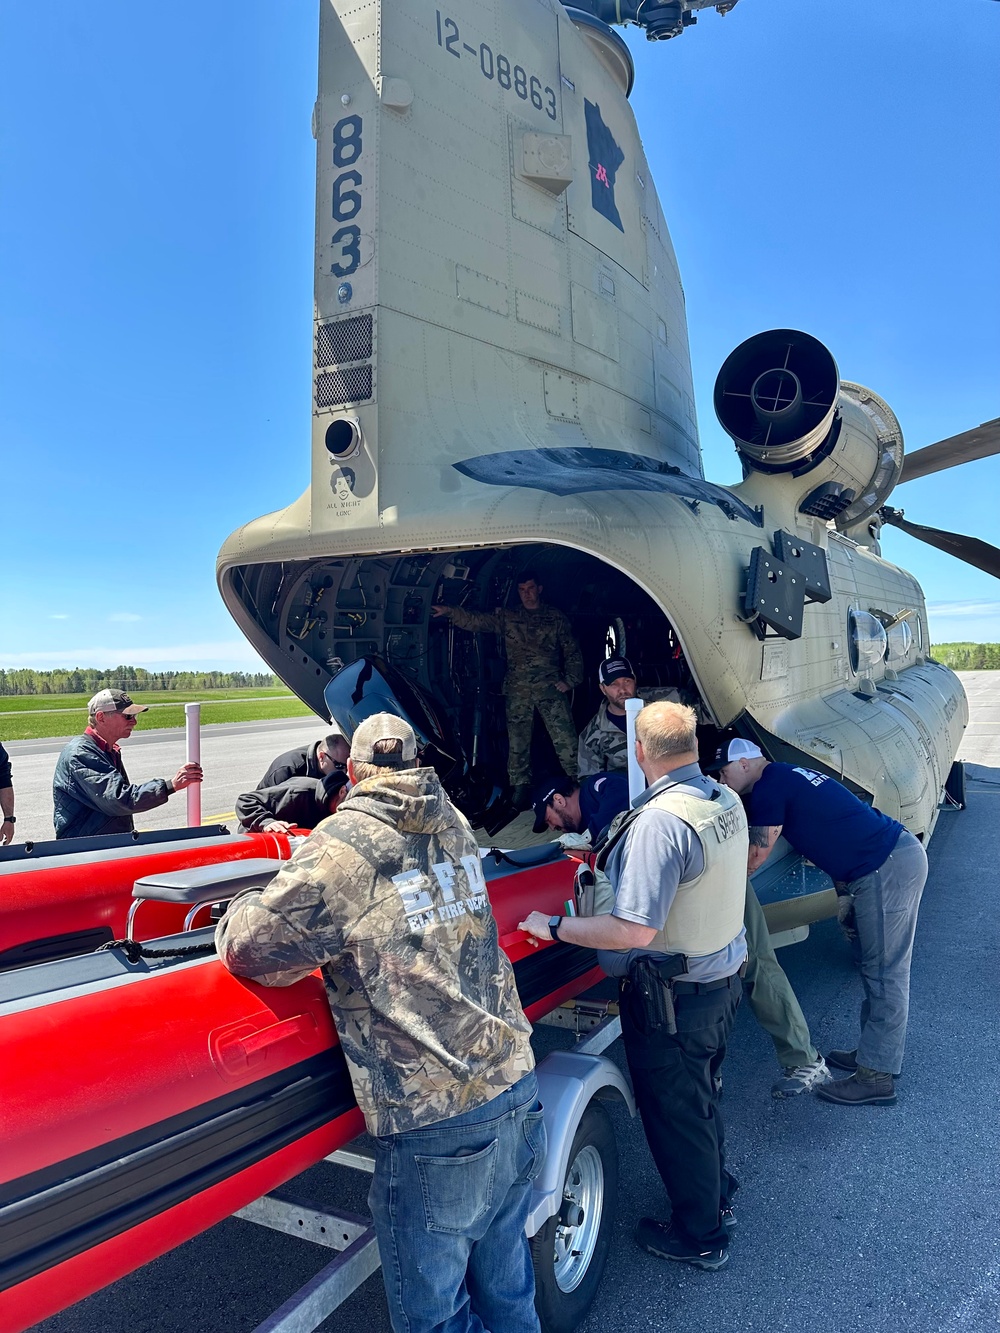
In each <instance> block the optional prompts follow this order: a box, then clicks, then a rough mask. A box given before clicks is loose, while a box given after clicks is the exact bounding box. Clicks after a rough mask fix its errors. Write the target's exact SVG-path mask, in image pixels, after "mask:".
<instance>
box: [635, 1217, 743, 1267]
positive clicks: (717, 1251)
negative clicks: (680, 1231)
mask: <svg viewBox="0 0 1000 1333" xmlns="http://www.w3.org/2000/svg"><path fill="white" fill-rule="evenodd" d="M635 1241H636V1244H637V1245H640V1246H641V1247H642V1248H643V1249H644V1250H646V1251H647V1252H648V1253H649V1254H655V1255H656V1257H657V1258H658V1259H673V1260H674V1261H675V1262H676V1263H679V1264H690V1265H691V1266H692V1267H693V1268H703V1269H704V1270H705V1271H706V1272H708V1273H714V1272H715V1270H716V1269H717V1268H722V1267H724V1265H726V1264H727V1263H728V1262H729V1251H728V1250H727V1249H725V1248H724V1247H723V1246H721V1245H720V1246H718V1247H716V1248H714V1249H710V1250H698V1249H696V1248H695V1247H694V1246H693V1245H692V1244H690V1243H689V1242H687V1241H683V1240H681V1239H680V1238H679V1237H678V1236H677V1234H676V1233H675V1231H674V1229H673V1227H672V1226H671V1224H670V1223H669V1222H658V1221H657V1220H656V1218H655V1217H644V1218H642V1219H641V1220H640V1222H639V1225H638V1226H637V1227H636V1229H635Z"/></svg>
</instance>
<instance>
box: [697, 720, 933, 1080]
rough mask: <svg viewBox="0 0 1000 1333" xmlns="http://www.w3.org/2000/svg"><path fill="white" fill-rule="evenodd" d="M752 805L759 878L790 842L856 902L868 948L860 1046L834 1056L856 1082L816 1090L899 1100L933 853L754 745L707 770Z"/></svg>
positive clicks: (829, 781) (737, 743) (813, 775)
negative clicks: (779, 846) (780, 843)
mask: <svg viewBox="0 0 1000 1333" xmlns="http://www.w3.org/2000/svg"><path fill="white" fill-rule="evenodd" d="M707 767H710V768H711V769H713V770H714V771H715V772H717V773H718V774H719V778H720V780H721V781H722V782H724V783H725V784H726V786H727V787H730V788H731V789H732V790H733V791H735V792H736V793H737V794H738V795H740V796H744V797H746V798H747V805H748V809H749V821H750V859H749V870H750V873H751V874H752V873H753V872H754V871H755V870H756V869H757V868H758V866H761V865H763V864H764V862H765V861H766V860H767V858H768V856H769V855H770V852H771V849H772V848H773V846H774V844H775V843H776V842H777V840H778V838H779V836H780V835H781V834H784V836H785V837H786V838H787V839H788V841H789V842H790V843H791V845H792V846H793V847H794V848H795V850H796V851H797V852H800V853H801V854H802V855H803V856H805V857H806V858H807V859H808V860H810V861H812V863H813V864H814V865H817V866H819V868H820V870H825V871H826V873H827V874H828V875H829V876H830V878H831V879H832V880H833V881H834V883H835V884H836V885H837V890H838V892H839V893H842V894H849V895H850V896H851V898H852V899H853V903H854V915H855V921H856V927H857V932H858V943H859V945H860V949H861V980H862V982H863V983H864V988H865V998H864V1003H863V1004H862V1006H861V1038H860V1040H859V1042H858V1045H857V1048H856V1049H855V1050H850V1051H831V1052H830V1054H829V1056H828V1057H827V1059H828V1061H829V1063H830V1064H832V1065H833V1066H834V1068H836V1069H846V1070H849V1071H850V1075H851V1076H850V1078H846V1079H841V1080H840V1081H839V1082H836V1083H829V1084H827V1085H826V1086H824V1087H820V1088H817V1090H816V1091H817V1095H818V1096H820V1097H822V1098H823V1100H824V1101H828V1102H836V1103H837V1104H838V1105H842V1106H851V1105H853V1106H868V1105H875V1104H882V1105H888V1104H891V1103H892V1102H894V1101H895V1100H896V1092H895V1086H894V1083H893V1078H894V1076H895V1075H897V1074H898V1073H899V1071H900V1067H901V1065H902V1060H903V1048H904V1044H905V1041H906V1021H907V1014H908V1011H909V997H910V959H911V957H912V954H913V937H914V933H915V931H916V926H917V911H918V908H919V906H920V897H921V894H922V893H923V888H924V882H925V880H926V879H927V854H926V852H925V851H924V849H923V847H922V846H921V845H920V843H919V842H918V841H917V839H916V838H915V837H914V836H913V834H912V833H910V832H909V831H908V830H907V829H905V828H904V827H903V825H902V824H900V823H899V822H898V821H897V820H895V819H890V818H889V817H888V816H887V815H883V814H882V813H881V812H880V811H878V810H876V809H875V808H874V807H873V806H870V805H866V804H865V803H864V802H863V801H859V800H858V798H857V797H856V796H854V795H853V794H852V793H851V792H849V791H848V790H847V788H846V787H845V786H843V785H842V784H841V783H839V782H838V781H837V780H836V779H835V778H831V777H829V776H828V775H826V774H825V773H817V772H815V771H814V770H813V769H811V768H801V767H794V766H793V765H791V764H779V763H771V761H770V760H768V759H766V758H765V757H764V755H763V754H762V753H761V751H760V749H759V748H758V747H757V746H756V745H754V744H753V743H752V742H751V741H745V740H741V739H735V740H731V741H727V742H725V743H724V744H723V745H722V746H720V747H719V750H718V752H717V754H716V756H715V760H714V762H713V763H712V764H711V765H708V766H707Z"/></svg>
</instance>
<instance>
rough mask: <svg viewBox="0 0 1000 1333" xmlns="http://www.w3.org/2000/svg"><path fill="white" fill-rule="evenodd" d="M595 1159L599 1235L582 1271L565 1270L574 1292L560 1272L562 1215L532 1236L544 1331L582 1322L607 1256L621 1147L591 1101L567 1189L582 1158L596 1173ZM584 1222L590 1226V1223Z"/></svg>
mask: <svg viewBox="0 0 1000 1333" xmlns="http://www.w3.org/2000/svg"><path fill="white" fill-rule="evenodd" d="M595 1154H596V1157H595ZM597 1161H599V1163H600V1172H601V1177H602V1186H603V1188H602V1191H601V1195H602V1197H601V1199H600V1204H599V1206H600V1220H599V1222H596V1221H594V1220H592V1221H591V1223H590V1225H591V1226H594V1225H596V1226H597V1237H596V1240H595V1241H594V1244H593V1250H592V1253H591V1256H590V1260H589V1262H588V1263H587V1264H586V1266H585V1267H584V1268H583V1269H582V1270H581V1269H580V1268H579V1267H578V1268H577V1271H576V1272H574V1273H569V1274H565V1272H564V1275H565V1276H567V1277H568V1278H569V1280H570V1281H571V1282H572V1284H573V1285H572V1289H571V1290H568V1291H564V1290H563V1289H562V1287H561V1286H560V1285H559V1278H558V1275H557V1271H556V1244H557V1241H560V1243H562V1242H561V1238H560V1237H559V1236H557V1229H558V1228H559V1227H560V1225H561V1214H559V1213H557V1214H556V1215H555V1216H554V1217H550V1218H549V1220H548V1221H547V1222H546V1223H545V1225H544V1226H543V1227H542V1229H541V1230H540V1231H539V1232H538V1233H537V1234H536V1235H534V1236H533V1237H532V1238H531V1262H532V1265H533V1267H534V1270H535V1309H536V1310H537V1311H538V1318H539V1320H540V1322H541V1325H542V1333H573V1329H575V1328H577V1327H578V1325H579V1324H580V1323H582V1321H583V1320H584V1319H585V1318H586V1315H587V1312H588V1310H589V1309H590V1307H591V1305H593V1303H594V1297H595V1296H596V1295H597V1289H598V1287H599V1286H600V1283H601V1277H602V1276H603V1274H604V1265H605V1264H606V1263H607V1259H608V1250H609V1248H610V1245H611V1232H612V1228H613V1227H614V1218H615V1212H616V1210H617V1205H618V1147H617V1145H616V1143H615V1134H614V1130H613V1129H612V1127H611V1121H610V1119H609V1117H608V1113H607V1111H605V1109H604V1107H603V1106H600V1105H599V1104H598V1103H597V1102H593V1101H592V1102H591V1103H590V1105H589V1106H588V1107H587V1109H586V1111H584V1113H583V1117H582V1119H581V1120H580V1124H579V1126H578V1127H577V1131H576V1134H575V1136H574V1138H573V1146H572V1148H571V1149H570V1154H569V1168H568V1170H567V1179H566V1181H565V1182H564V1190H565V1189H566V1188H567V1186H569V1187H570V1188H572V1184H571V1178H572V1177H573V1176H574V1167H576V1166H578V1165H579V1164H580V1163H581V1162H583V1163H586V1164H587V1167H588V1169H589V1170H590V1171H591V1172H593V1170H594V1168H595V1165H596V1162H597ZM583 1225H584V1226H586V1222H585V1223H584V1224H583ZM564 1234H565V1233H564Z"/></svg>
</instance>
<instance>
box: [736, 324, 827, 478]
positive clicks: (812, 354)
mask: <svg viewBox="0 0 1000 1333" xmlns="http://www.w3.org/2000/svg"><path fill="white" fill-rule="evenodd" d="M839 391H840V373H839V371H838V370H837V363H836V361H834V359H833V357H832V356H831V354H830V352H829V351H828V350H827V349H826V348H825V347H824V346H823V344H822V343H821V342H820V341H819V339H818V338H813V337H812V336H811V334H808V333H800V332H798V330H796V329H771V330H770V331H769V332H767V333H758V334H755V335H754V337H752V338H748V339H747V340H746V342H743V343H740V345H739V347H737V348H736V350H735V351H734V352H731V353H730V355H729V356H728V357H727V358H726V360H725V362H724V364H723V366H722V369H721V370H720V371H719V375H718V378H717V379H716V381H715V411H716V415H717V416H718V418H719V421H720V423H721V424H722V428H723V430H725V431H726V433H727V434H728V435H731V436H732V438H733V440H734V442H735V444H736V448H737V449H738V450H739V452H740V453H741V454H742V455H743V457H744V458H745V459H746V460H747V462H748V463H749V464H750V466H751V467H756V468H759V469H760V470H762V471H765V472H784V471H790V470H793V469H795V468H797V467H800V466H801V465H802V464H803V463H807V462H808V460H809V459H810V458H811V457H812V456H813V455H814V454H815V453H816V452H817V451H818V450H819V449H820V448H821V447H822V446H823V444H824V443H825V442H826V440H827V439H828V438H829V435H830V432H831V429H832V428H833V422H834V417H835V416H836V412H837V399H838V394H839Z"/></svg>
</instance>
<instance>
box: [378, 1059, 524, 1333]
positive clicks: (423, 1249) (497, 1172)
mask: <svg viewBox="0 0 1000 1333" xmlns="http://www.w3.org/2000/svg"><path fill="white" fill-rule="evenodd" d="M544 1156H545V1126H544V1124H543V1122H542V1109H541V1106H540V1105H539V1102H538V1084H537V1082H536V1081H535V1075H534V1074H533V1073H532V1074H528V1075H527V1076H526V1077H525V1078H522V1079H521V1080H520V1082H518V1083H515V1084H514V1086H513V1087H512V1088H508V1089H507V1090H506V1091H505V1092H502V1093H501V1094H500V1095H499V1096H498V1097H494V1098H493V1100H492V1101H489V1102H487V1103H486V1105H485V1106H480V1107H477V1108H476V1110H474V1111H467V1112H466V1113H465V1114H464V1115H460V1116H453V1117H452V1118H451V1119H449V1120H440V1121H438V1122H437V1123H436V1124H433V1125H428V1126H427V1127H426V1128H424V1129H414V1130H409V1131H408V1132H407V1133H405V1134H392V1135H389V1136H387V1137H385V1138H377V1139H375V1177H374V1179H373V1181H372V1187H371V1192H370V1193H369V1196H368V1203H369V1206H370V1208H371V1210H372V1218H373V1220H374V1223H375V1231H376V1234H377V1236H378V1245H379V1254H380V1255H381V1258H382V1277H383V1280H384V1282H385V1294H386V1299H387V1300H388V1303H389V1319H390V1321H391V1323H392V1327H393V1330H394V1333H538V1329H539V1325H538V1316H537V1315H536V1313H535V1277H534V1273H533V1272H532V1268H531V1254H530V1251H529V1249H528V1240H527V1237H526V1236H525V1234H524V1228H525V1223H526V1222H527V1218H528V1206H529V1203H530V1200H531V1182H532V1181H533V1180H534V1178H535V1176H536V1175H537V1174H538V1172H539V1171H540V1170H541V1166H542V1160H543V1158H544Z"/></svg>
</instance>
